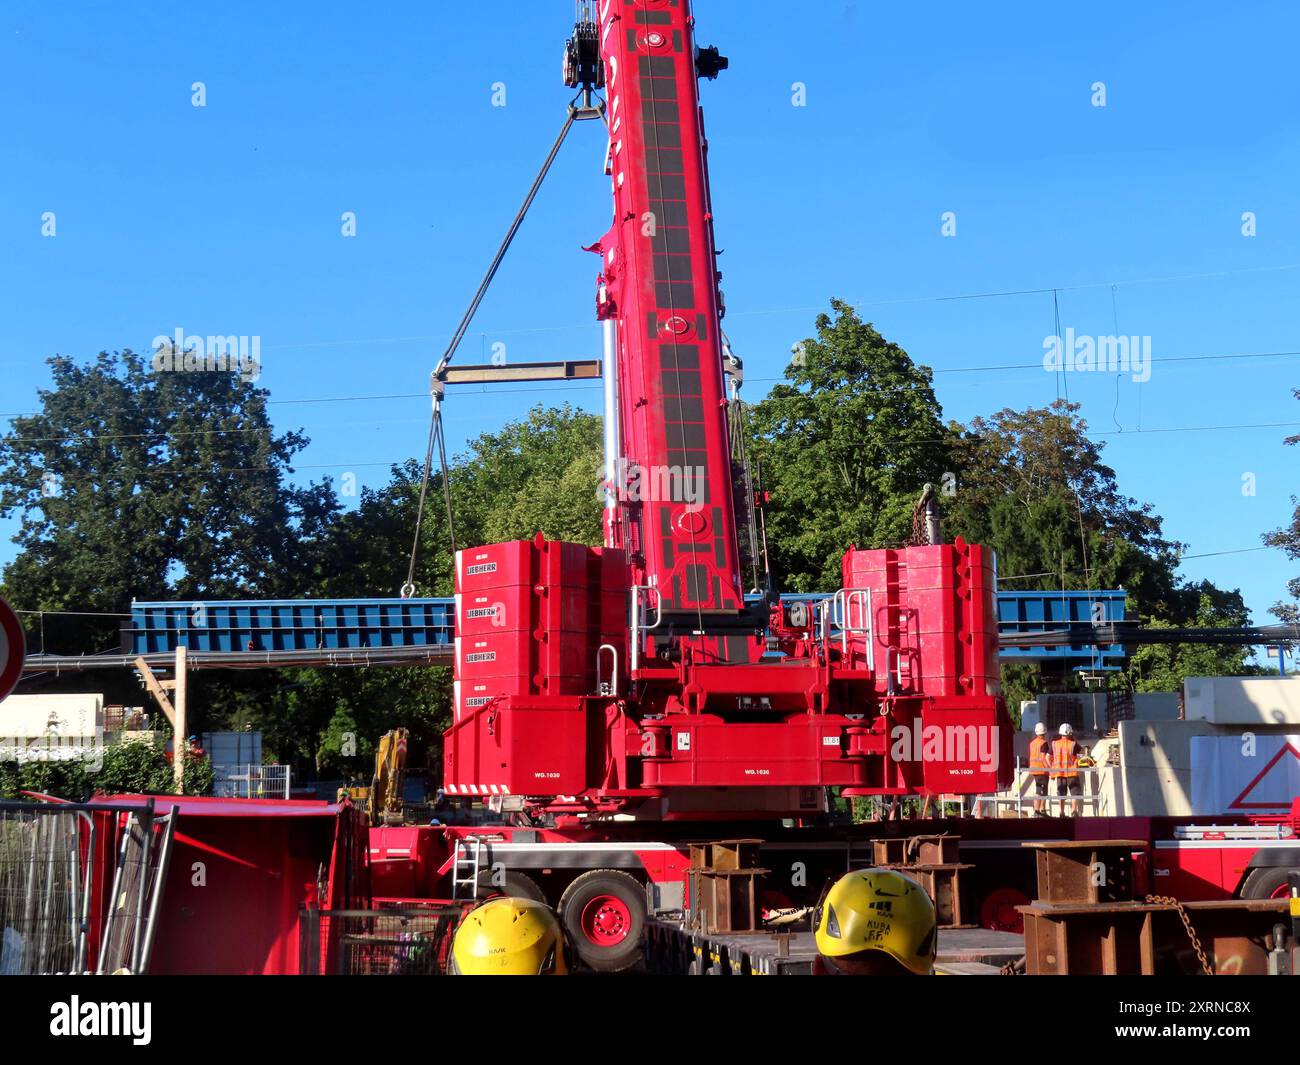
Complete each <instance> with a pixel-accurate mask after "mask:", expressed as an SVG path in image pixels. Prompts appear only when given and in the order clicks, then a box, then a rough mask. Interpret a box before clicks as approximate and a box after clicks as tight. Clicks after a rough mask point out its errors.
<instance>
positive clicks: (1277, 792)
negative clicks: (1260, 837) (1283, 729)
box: [1192, 732, 1300, 816]
mask: <svg viewBox="0 0 1300 1065" xmlns="http://www.w3.org/2000/svg"><path fill="white" fill-rule="evenodd" d="M1297 795H1300V735H1289V736H1278V735H1267V736H1266V735H1260V734H1259V733H1249V732H1248V733H1243V734H1242V735H1240V736H1195V737H1193V739H1192V813H1194V814H1196V815H1198V816H1199V815H1201V814H1284V813H1287V812H1288V811H1289V810H1290V809H1291V802H1292V800H1293V799H1294V798H1295V797H1296V796H1297Z"/></svg>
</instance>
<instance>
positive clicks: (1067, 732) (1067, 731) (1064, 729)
mask: <svg viewBox="0 0 1300 1065" xmlns="http://www.w3.org/2000/svg"><path fill="white" fill-rule="evenodd" d="M1061 735H1062V736H1073V735H1074V726H1073V725H1071V724H1070V723H1069V722H1068V721H1067V722H1065V724H1063V725H1062V726H1061Z"/></svg>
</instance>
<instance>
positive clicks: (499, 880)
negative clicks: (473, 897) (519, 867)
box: [477, 869, 546, 902]
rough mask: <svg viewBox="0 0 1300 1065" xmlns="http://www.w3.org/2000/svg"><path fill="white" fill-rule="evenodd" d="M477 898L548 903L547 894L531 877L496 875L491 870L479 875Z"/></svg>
mask: <svg viewBox="0 0 1300 1065" xmlns="http://www.w3.org/2000/svg"><path fill="white" fill-rule="evenodd" d="M494 878H495V879H494ZM477 897H478V898H479V899H482V900H486V899H495V898H501V897H508V898H512V899H532V900H533V901H534V902H546V894H545V893H544V892H543V891H542V889H541V888H540V887H538V886H537V881H536V880H534V879H533V878H532V877H531V876H528V875H527V874H525V873H510V872H505V873H496V872H494V871H493V870H491V869H484V870H483V871H482V872H481V873H479V875H478V892H477Z"/></svg>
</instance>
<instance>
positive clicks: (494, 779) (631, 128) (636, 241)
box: [445, 0, 1011, 817]
mask: <svg viewBox="0 0 1300 1065" xmlns="http://www.w3.org/2000/svg"><path fill="white" fill-rule="evenodd" d="M578 7H579V17H578V20H577V24H576V26H575V29H574V34H573V36H572V38H571V39H570V40H569V42H568V43H567V45H566V49H565V64H564V71H565V80H566V83H567V84H568V85H569V86H570V87H576V88H579V89H580V91H581V93H582V95H583V96H584V97H585V98H586V99H587V100H588V101H590V100H591V99H592V98H593V96H594V95H595V94H596V93H598V92H599V91H600V90H604V91H605V93H606V96H607V106H606V107H605V108H604V109H603V118H604V120H605V123H606V124H607V127H608V135H609V137H608V149H607V153H606V156H605V171H606V174H607V175H608V177H609V180H610V183H611V188H612V193H613V201H614V217H613V222H612V224H611V226H610V228H609V230H608V231H607V232H606V233H605V234H604V235H603V236H602V237H601V238H600V239H599V240H598V241H597V242H596V243H595V244H594V245H592V246H591V248H590V250H591V251H593V252H595V253H597V254H598V255H599V256H600V270H599V276H598V280H597V300H596V308H597V317H598V319H599V320H600V322H601V324H602V329H603V339H604V357H603V366H602V374H601V376H602V377H603V383H604V390H605V469H604V479H605V483H604V494H605V543H604V546H603V547H600V548H591V547H586V546H583V545H577V544H569V543H561V542H555V541H547V540H545V539H544V538H542V537H541V536H538V537H537V538H535V539H534V540H532V541H517V542H511V543H506V544H493V545H488V546H486V547H480V548H467V549H465V550H462V551H460V552H458V553H457V563H456V582H457V583H456V594H457V619H456V624H457V652H456V679H455V695H454V701H455V707H454V721H453V723H452V725H451V727H450V728H449V729H448V730H447V733H446V737H445V739H446V745H445V752H446V753H445V770H446V787H447V790H448V791H449V792H450V793H452V794H469V795H487V796H492V797H496V798H497V799H499V800H500V801H501V802H502V803H503V804H511V805H524V806H530V807H541V808H546V809H549V810H552V811H563V810H569V811H585V812H588V813H611V812H633V813H639V814H640V815H642V816H652V817H671V816H704V815H706V814H712V813H741V812H748V813H753V814H755V815H760V816H771V815H773V814H775V813H782V814H788V815H795V814H804V813H809V812H812V811H815V810H818V809H820V808H821V806H822V804H823V802H824V799H825V794H826V789H827V788H828V787H832V786H838V787H840V788H842V789H843V790H844V793H845V794H848V795H868V794H871V795H908V794H918V793H977V792H987V791H992V790H996V789H997V788H998V787H999V786H1002V785H1004V784H1005V783H1006V782H1007V780H1008V779H1009V776H1010V773H1011V759H1010V756H1009V750H1010V747H1009V745H1010V741H1011V725H1010V722H1009V720H1008V719H1007V716H1006V713H1005V709H1004V707H1003V704H1002V699H1001V696H1000V693H999V686H998V661H997V630H996V624H995V619H994V607H993V603H994V592H995V580H994V575H993V558H992V552H990V551H988V550H986V549H985V548H982V547H980V546H978V545H967V544H963V543H962V542H961V541H960V540H959V541H957V542H956V543H954V544H938V543H928V544H921V545H916V546H910V547H900V548H891V549H879V550H858V549H856V548H853V547H849V548H848V550H847V552H846V554H845V556H844V559H843V565H842V571H843V584H842V587H841V588H839V589H838V590H837V591H836V592H835V593H834V594H833V595H832V596H831V597H830V598H828V599H824V600H817V599H815V598H812V597H810V598H809V600H807V601H799V600H798V599H795V600H793V601H791V600H790V599H789V597H786V599H785V601H782V599H781V598H779V597H777V596H776V595H775V594H773V592H772V590H771V588H770V587H767V586H766V582H763V581H760V582H758V586H757V587H751V588H749V589H748V591H749V592H750V594H749V595H747V594H746V591H747V588H746V581H745V574H746V573H752V574H757V573H758V572H759V570H760V567H759V566H758V565H757V564H756V560H755V558H754V557H753V555H754V550H755V548H754V545H756V544H757V543H758V542H759V538H758V537H756V536H754V535H753V532H752V529H753V522H754V521H755V518H754V515H755V511H756V509H757V507H758V504H759V501H758V500H757V499H756V494H755V492H754V490H753V484H752V481H751V479H750V478H749V476H748V474H747V471H746V470H745V469H744V468H743V466H741V465H740V464H738V463H737V462H735V461H734V459H733V456H734V455H735V454H736V452H735V451H734V450H733V443H734V441H733V439H732V436H733V424H734V422H733V418H732V415H733V414H734V412H735V409H734V404H735V403H736V402H737V401H736V398H735V389H733V392H732V395H731V396H729V395H728V390H727V377H728V374H731V375H732V379H733V384H737V383H738V380H739V376H738V375H739V362H738V360H735V359H734V358H730V357H729V356H730V352H729V351H728V350H727V349H726V346H725V341H724V337H723V333H722V319H723V316H724V313H725V308H724V305H723V298H722V294H721V289H720V285H719V283H720V278H721V274H720V272H719V270H718V264H717V248H716V246H715V241H714V232H713V210H712V204H711V200H710V191H709V179H708V161H707V156H708V142H707V140H706V138H705V135H704V126H703V114H702V110H701V108H700V102H699V84H700V81H701V79H712V78H715V77H717V75H718V74H719V73H720V72H721V71H722V70H724V69H726V67H727V65H728V61H727V60H726V58H724V57H723V56H722V55H720V54H719V52H718V50H717V49H716V48H700V47H698V46H697V45H696V42H695V20H694V17H693V15H692V12H691V5H690V3H689V0H595V2H591V3H585V2H584V3H580V4H579V5H578ZM588 110H590V109H588ZM742 524H743V525H744V526H745V527H746V528H747V530H748V531H749V533H750V534H749V535H746V536H741V535H738V528H739V527H740V526H741V525H742ZM742 545H744V546H746V547H748V550H747V551H744V550H742ZM763 569H764V570H765V567H763ZM750 583H751V584H752V583H753V582H750Z"/></svg>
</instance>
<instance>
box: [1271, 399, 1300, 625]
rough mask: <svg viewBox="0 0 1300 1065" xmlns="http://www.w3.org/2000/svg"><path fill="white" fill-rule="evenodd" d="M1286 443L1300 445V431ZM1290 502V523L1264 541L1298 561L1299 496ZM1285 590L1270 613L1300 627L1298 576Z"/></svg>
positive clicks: (1299, 533)
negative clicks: (1284, 594)
mask: <svg viewBox="0 0 1300 1065" xmlns="http://www.w3.org/2000/svg"><path fill="white" fill-rule="evenodd" d="M1295 398H1296V399H1300V388H1297V389H1296V390H1295ZM1286 443H1287V444H1288V445H1289V446H1292V447H1295V446H1300V433H1297V434H1296V435H1295V436H1289V437H1287V439H1286ZM1291 502H1292V504H1293V505H1294V506H1295V510H1294V511H1293V512H1292V514H1291V521H1290V523H1289V524H1287V525H1284V526H1282V527H1281V528H1280V529H1274V530H1273V531H1272V532H1271V533H1267V534H1266V535H1265V536H1264V543H1266V544H1268V545H1269V546H1270V547H1280V548H1281V549H1282V550H1283V551H1285V552H1286V556H1287V558H1289V559H1292V560H1293V561H1297V562H1300V498H1297V497H1296V496H1292V497H1291ZM1287 592H1288V593H1289V594H1290V596H1291V599H1290V602H1288V601H1286V600H1279V601H1278V602H1277V603H1275V604H1274V605H1273V607H1272V609H1271V611H1270V613H1272V614H1273V615H1274V616H1276V617H1277V618H1278V619H1279V620H1280V621H1283V622H1285V623H1286V624H1288V625H1295V626H1298V627H1300V577H1293V578H1292V579H1291V580H1289V581H1288V582H1287Z"/></svg>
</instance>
